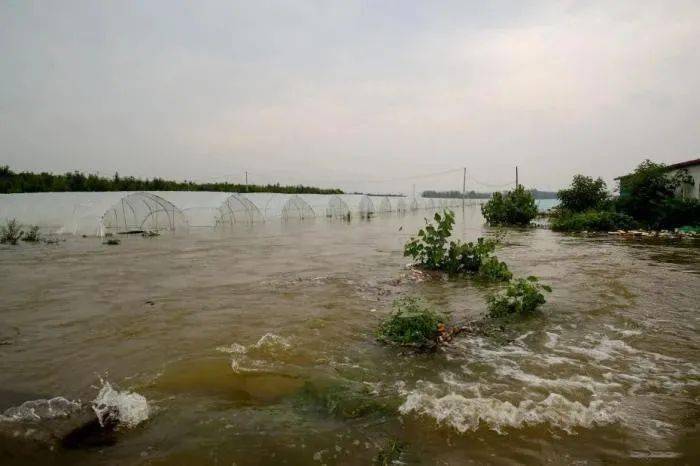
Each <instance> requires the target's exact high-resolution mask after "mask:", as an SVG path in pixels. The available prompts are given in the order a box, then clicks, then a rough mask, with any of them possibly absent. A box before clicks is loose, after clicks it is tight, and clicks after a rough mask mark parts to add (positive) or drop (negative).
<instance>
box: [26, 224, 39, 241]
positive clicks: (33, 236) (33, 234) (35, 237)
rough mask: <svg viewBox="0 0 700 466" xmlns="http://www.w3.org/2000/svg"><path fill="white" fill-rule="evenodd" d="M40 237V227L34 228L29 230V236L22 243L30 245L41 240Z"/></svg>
mask: <svg viewBox="0 0 700 466" xmlns="http://www.w3.org/2000/svg"><path fill="white" fill-rule="evenodd" d="M40 239H41V238H40V235H39V227H38V226H33V227H31V228H29V231H28V232H27V234H25V235H24V237H23V238H22V241H27V242H29V243H36V242H38V241H39V240H40Z"/></svg>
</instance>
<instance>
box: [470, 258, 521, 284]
mask: <svg viewBox="0 0 700 466" xmlns="http://www.w3.org/2000/svg"><path fill="white" fill-rule="evenodd" d="M478 276H479V278H482V279H484V280H490V281H506V280H510V279H511V278H513V273H512V272H511V271H510V270H508V265H506V263H505V262H502V261H499V260H498V257H496V256H490V257H488V258H487V259H486V260H485V261H483V262H482V264H481V266H480V267H479V272H478Z"/></svg>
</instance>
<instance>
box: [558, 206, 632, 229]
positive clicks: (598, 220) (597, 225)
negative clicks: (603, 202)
mask: <svg viewBox="0 0 700 466" xmlns="http://www.w3.org/2000/svg"><path fill="white" fill-rule="evenodd" d="M550 226H551V227H552V230H555V231H611V230H628V229H630V228H634V227H635V226H636V222H635V221H634V219H633V218H632V217H630V216H629V215H626V214H621V213H619V212H611V211H596V210H589V211H587V212H580V213H575V212H568V211H563V212H559V213H558V214H556V215H555V216H554V217H552V219H551V223H550Z"/></svg>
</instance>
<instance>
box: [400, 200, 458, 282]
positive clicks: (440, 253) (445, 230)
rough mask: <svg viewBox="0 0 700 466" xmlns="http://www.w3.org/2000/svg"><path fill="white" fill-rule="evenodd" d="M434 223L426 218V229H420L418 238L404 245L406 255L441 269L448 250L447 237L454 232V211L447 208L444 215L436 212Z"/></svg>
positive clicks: (430, 267)
mask: <svg viewBox="0 0 700 466" xmlns="http://www.w3.org/2000/svg"><path fill="white" fill-rule="evenodd" d="M434 219H435V223H436V225H433V224H431V223H429V222H428V220H427V219H426V221H425V222H426V227H425V229H423V228H421V229H420V230H418V235H417V237H416V238H411V240H410V241H409V242H408V243H406V245H405V246H404V256H411V257H412V258H413V259H414V260H416V261H417V262H418V264H420V265H421V266H422V267H425V268H427V269H433V270H439V269H442V268H443V264H444V261H445V254H446V252H447V248H446V244H447V238H449V237H450V235H451V234H452V226H453V225H454V223H455V217H454V212H452V211H450V210H445V211H444V212H443V214H442V215H440V213H439V212H436V213H435V217H434Z"/></svg>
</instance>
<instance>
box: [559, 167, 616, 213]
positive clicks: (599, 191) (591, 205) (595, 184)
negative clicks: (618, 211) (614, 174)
mask: <svg viewBox="0 0 700 466" xmlns="http://www.w3.org/2000/svg"><path fill="white" fill-rule="evenodd" d="M557 198H559V208H560V209H562V210H567V211H570V212H585V211H587V210H591V209H601V208H603V206H604V205H605V204H606V203H607V202H608V200H609V198H610V194H608V190H607V186H606V184H605V181H603V179H602V178H598V179H597V180H594V179H593V178H591V177H590V176H583V175H576V176H574V179H573V181H572V182H571V186H570V187H569V188H567V189H562V190H560V191H559V192H558V193H557Z"/></svg>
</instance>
